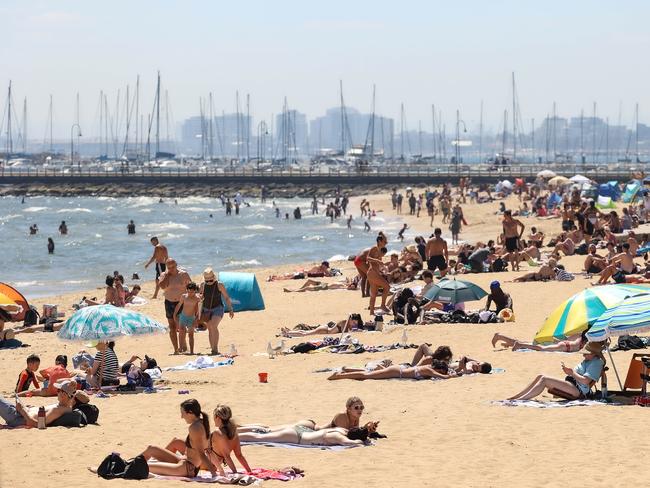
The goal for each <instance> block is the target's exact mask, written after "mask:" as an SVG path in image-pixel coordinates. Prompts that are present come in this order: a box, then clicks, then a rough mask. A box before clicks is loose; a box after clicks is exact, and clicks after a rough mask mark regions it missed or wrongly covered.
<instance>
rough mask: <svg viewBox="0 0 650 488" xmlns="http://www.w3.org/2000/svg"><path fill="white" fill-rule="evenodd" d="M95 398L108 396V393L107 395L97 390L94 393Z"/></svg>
mask: <svg viewBox="0 0 650 488" xmlns="http://www.w3.org/2000/svg"><path fill="white" fill-rule="evenodd" d="M95 398H110V395H107V394H106V393H104V392H103V391H98V392H97V393H95Z"/></svg>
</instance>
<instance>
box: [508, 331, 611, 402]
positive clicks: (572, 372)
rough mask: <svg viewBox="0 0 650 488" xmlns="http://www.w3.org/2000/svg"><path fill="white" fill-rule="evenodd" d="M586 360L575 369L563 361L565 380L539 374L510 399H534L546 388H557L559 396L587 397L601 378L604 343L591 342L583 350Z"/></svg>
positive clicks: (603, 364) (575, 398)
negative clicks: (568, 366)
mask: <svg viewBox="0 0 650 488" xmlns="http://www.w3.org/2000/svg"><path fill="white" fill-rule="evenodd" d="M582 355H583V357H584V360H583V361H582V362H581V363H580V364H579V365H578V366H576V367H575V368H574V369H571V368H567V367H566V366H565V365H564V363H562V371H564V374H566V375H567V376H566V378H565V379H564V380H561V379H558V378H550V377H548V376H544V375H538V376H537V377H536V378H535V379H534V380H533V381H532V383H531V384H530V385H528V386H527V387H526V388H524V389H523V390H522V391H521V392H519V393H517V394H516V395H514V396H512V397H510V398H508V400H532V399H533V398H535V397H536V396H538V395H540V394H542V393H543V392H544V390H546V389H548V390H555V391H556V392H558V393H559V395H558V396H560V395H561V396H562V397H563V398H564V397H566V398H567V399H571V400H578V399H581V398H585V397H586V396H587V395H588V394H589V390H590V389H591V386H592V385H593V384H594V383H595V382H596V381H598V380H599V379H600V376H601V374H602V372H603V367H604V366H605V358H604V357H603V353H602V345H600V344H599V343H595V342H589V343H587V345H586V346H585V348H584V349H583V350H582Z"/></svg>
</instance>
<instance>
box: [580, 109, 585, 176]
mask: <svg viewBox="0 0 650 488" xmlns="http://www.w3.org/2000/svg"><path fill="white" fill-rule="evenodd" d="M584 123H585V111H584V109H583V110H580V161H581V162H582V163H583V164H584V162H585V128H584Z"/></svg>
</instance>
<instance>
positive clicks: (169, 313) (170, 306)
mask: <svg viewBox="0 0 650 488" xmlns="http://www.w3.org/2000/svg"><path fill="white" fill-rule="evenodd" d="M176 305H178V302H170V301H169V300H165V317H167V318H168V319H173V318H174V310H176Z"/></svg>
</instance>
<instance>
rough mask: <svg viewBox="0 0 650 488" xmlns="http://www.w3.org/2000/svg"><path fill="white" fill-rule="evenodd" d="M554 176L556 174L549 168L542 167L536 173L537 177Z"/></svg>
mask: <svg viewBox="0 0 650 488" xmlns="http://www.w3.org/2000/svg"><path fill="white" fill-rule="evenodd" d="M555 176H557V175H556V174H555V173H554V172H553V171H551V170H550V169H543V170H542V171H540V172H539V173H537V177H538V178H549V179H550V178H554V177H555Z"/></svg>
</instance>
